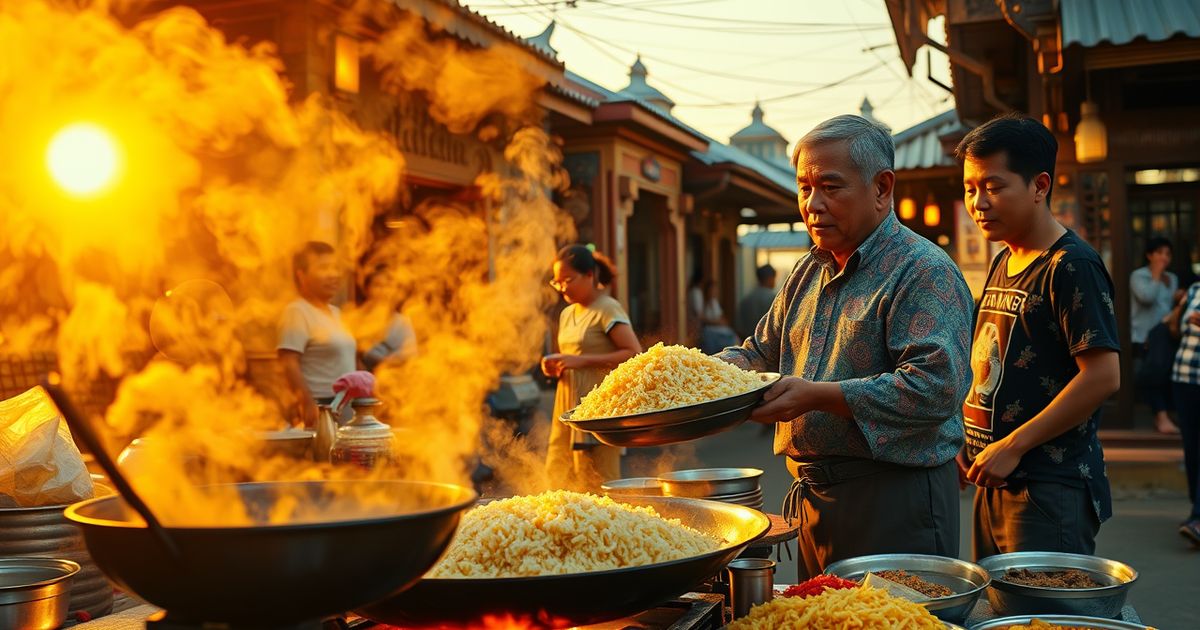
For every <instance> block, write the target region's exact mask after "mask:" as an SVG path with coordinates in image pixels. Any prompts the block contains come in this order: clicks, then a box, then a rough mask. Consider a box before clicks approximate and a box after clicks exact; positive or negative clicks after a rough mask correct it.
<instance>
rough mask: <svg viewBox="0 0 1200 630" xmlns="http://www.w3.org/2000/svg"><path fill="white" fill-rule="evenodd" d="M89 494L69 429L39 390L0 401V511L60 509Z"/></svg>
mask: <svg viewBox="0 0 1200 630" xmlns="http://www.w3.org/2000/svg"><path fill="white" fill-rule="evenodd" d="M94 491H95V490H94V488H93V486H92V477H91V474H90V473H89V472H88V469H87V466H86V465H84V463H83V456H82V455H80V454H79V448H78V447H76V446H75V441H74V440H73V439H71V430H70V429H69V428H67V423H66V421H65V420H63V418H62V416H60V415H59V413H58V409H57V408H56V407H55V406H54V403H53V401H51V400H50V397H49V396H48V395H47V394H46V392H45V390H43V389H42V388H41V387H34V388H33V389H31V390H29V391H27V392H25V393H23V394H21V395H19V396H14V397H13V398H9V399H8V400H3V401H0V507H39V506H45V505H66V504H68V503H75V502H76V501H81V500H83V499H87V498H91V497H92V495H93V493H94Z"/></svg>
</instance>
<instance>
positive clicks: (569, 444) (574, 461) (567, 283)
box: [542, 245, 642, 490]
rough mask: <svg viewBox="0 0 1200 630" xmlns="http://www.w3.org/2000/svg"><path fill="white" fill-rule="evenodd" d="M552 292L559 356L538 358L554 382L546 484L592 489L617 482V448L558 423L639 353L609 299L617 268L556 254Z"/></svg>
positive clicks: (588, 257) (570, 252) (572, 250)
mask: <svg viewBox="0 0 1200 630" xmlns="http://www.w3.org/2000/svg"><path fill="white" fill-rule="evenodd" d="M553 273H554V279H553V280H551V281H550V286H552V287H554V290H555V291H558V293H559V294H560V295H562V297H563V299H564V300H566V301H567V307H566V308H565V309H563V311H562V314H561V315H560V316H559V320H558V352H557V353H555V354H548V355H546V356H545V358H543V359H542V372H543V373H544V374H545V375H546V376H549V377H551V378H557V379H558V389H557V391H556V392H555V396H554V417H553V418H552V419H551V421H550V422H551V426H550V443H549V446H548V448H547V452H546V472H547V475H548V476H549V478H550V479H552V480H558V479H564V478H565V480H566V481H567V482H568V484H569V485H572V486H575V487H579V488H585V489H591V490H596V489H598V488H599V485H600V484H601V483H603V482H605V481H609V480H611V479H619V478H620V477H621V449H619V448H617V447H614V446H608V445H606V444H601V443H600V442H599V441H597V440H596V439H595V438H594V437H592V436H591V435H589V434H587V433H583V432H582V431H575V430H573V429H572V428H571V427H569V426H567V425H565V424H563V423H562V422H561V421H560V420H559V419H558V418H559V417H560V416H562V414H563V413H565V412H567V411H569V410H571V409H574V408H575V407H577V406H578V405H579V400H580V398H582V397H583V396H584V394H587V393H588V392H590V391H592V388H594V387H596V386H597V385H599V384H600V382H601V381H603V380H604V377H605V376H606V375H608V373H609V372H610V371H611V370H612V369H613V368H615V367H616V366H617V365H619V364H620V363H621V362H623V361H625V360H626V359H629V358H630V357H632V356H634V355H635V354H637V353H639V352H641V351H642V345H641V343H640V342H638V339H637V336H636V335H634V333H633V326H632V325H631V324H630V323H629V315H627V314H626V313H625V309H623V308H621V304H620V302H617V300H616V299H614V298H613V297H612V296H611V295H609V294H608V291H607V287H608V286H609V285H611V284H612V282H613V280H615V279H616V275H617V270H616V267H615V266H614V265H613V264H612V262H611V261H609V260H608V258H606V257H605V256H604V255H603V254H601V253H599V252H593V251H592V250H591V249H589V248H588V247H587V246H585V245H571V246H569V247H565V248H563V249H562V250H561V251H559V252H558V256H557V257H556V258H555V260H554V264H553Z"/></svg>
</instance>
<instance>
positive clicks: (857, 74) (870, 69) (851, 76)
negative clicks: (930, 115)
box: [678, 61, 888, 108]
mask: <svg viewBox="0 0 1200 630" xmlns="http://www.w3.org/2000/svg"><path fill="white" fill-rule="evenodd" d="M887 63H888V62H887V61H881V62H879V63H876V64H875V65H873V66H870V67H868V68H863V69H862V70H859V71H858V72H855V73H852V74H849V75H846V76H844V77H842V78H840V79H838V80H836V81H830V82H829V83H825V84H822V85H819V86H817V87H814V88H810V89H807V90H801V91H799V92H792V93H791V94H782V95H779V96H772V97H769V98H760V99H756V100H753V101H740V102H724V103H711V104H702V103H692V104H682V103H680V104H678V106H679V107H703V108H709V107H735V106H739V107H745V106H748V105H753V104H755V103H774V102H777V101H785V100H788V99H793V98H798V97H801V96H805V95H808V94H812V93H813V92H819V91H821V90H825V89H829V88H831V87H837V86H839V85H842V84H843V83H847V82H849V81H850V80H852V79H856V78H858V77H861V76H863V75H866V74H870V73H871V72H874V71H876V70H878V69H879V68H880V67H882V66H885V65H887Z"/></svg>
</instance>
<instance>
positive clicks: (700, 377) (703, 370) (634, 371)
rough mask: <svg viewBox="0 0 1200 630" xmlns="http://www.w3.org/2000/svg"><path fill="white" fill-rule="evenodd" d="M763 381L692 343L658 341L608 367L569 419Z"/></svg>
mask: <svg viewBox="0 0 1200 630" xmlns="http://www.w3.org/2000/svg"><path fill="white" fill-rule="evenodd" d="M761 385H762V379H761V378H759V376H758V374H756V373H754V372H747V371H746V370H743V369H741V368H739V367H737V366H736V365H732V364H730V363H726V362H725V361H722V360H720V359H718V358H716V357H710V356H708V355H707V354H704V353H703V352H700V351H699V350H697V349H695V348H685V347H683V346H664V345H663V344H661V343H657V344H655V345H654V346H652V347H651V348H650V349H649V350H647V351H645V352H643V353H641V354H639V355H637V356H635V357H633V358H632V359H629V360H628V361H626V362H624V363H622V364H621V365H618V366H617V368H616V369H615V370H613V371H612V372H609V373H608V376H605V377H604V381H603V382H601V383H600V385H598V386H596V388H595V389H593V390H592V391H591V392H588V394H587V395H586V396H584V397H583V399H582V400H581V401H580V402H579V407H578V408H577V409H576V410H575V413H574V414H573V415H572V418H574V419H575V420H590V419H593V418H610V417H613V416H627V415H631V414H635V413H645V412H647V411H661V410H663V409H670V408H672V407H682V406H684V405H694V404H696V403H702V402H707V401H710V400H716V399H718V398H725V397H728V396H736V395H737V394H742V393H745V392H748V391H750V390H752V389H754V388H756V387H759V386H761Z"/></svg>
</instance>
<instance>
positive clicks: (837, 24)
mask: <svg viewBox="0 0 1200 630" xmlns="http://www.w3.org/2000/svg"><path fill="white" fill-rule="evenodd" d="M591 1H592V2H594V3H595V4H599V5H601V6H608V7H615V8H621V9H626V10H628V11H637V12H639V13H651V14H654V15H665V16H668V17H676V18H684V19H688V20H705V21H709V22H719V23H721V24H729V23H731V22H732V23H735V24H752V25H756V26H770V27H781V26H797V27H811V28H831V27H839V28H840V27H847V26H853V27H856V28H857V27H858V26H859V25H858V24H850V23H846V22H777V21H766V20H744V19H740V18H731V17H714V16H707V15H691V14H687V13H674V12H671V11H658V10H655V9H647V8H644V7H638V6H634V5H623V4H617V3H614V2H609V1H608V0H591ZM879 28H890V26H889V25H888V24H880V25H879Z"/></svg>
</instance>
